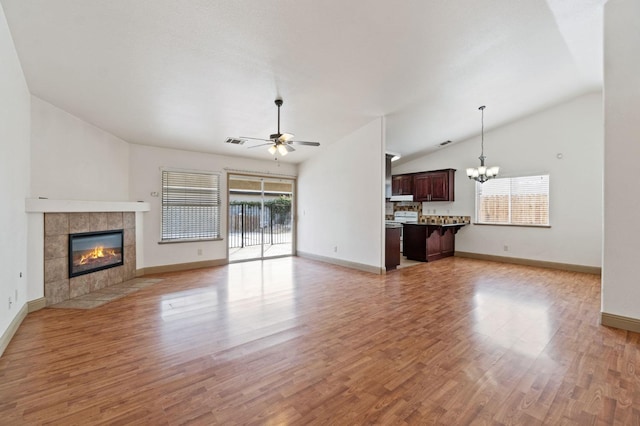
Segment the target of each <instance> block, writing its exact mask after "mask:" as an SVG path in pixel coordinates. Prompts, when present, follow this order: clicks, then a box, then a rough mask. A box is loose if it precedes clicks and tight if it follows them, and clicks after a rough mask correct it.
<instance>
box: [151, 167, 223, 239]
mask: <svg viewBox="0 0 640 426" xmlns="http://www.w3.org/2000/svg"><path fill="white" fill-rule="evenodd" d="M218 238H220V175H219V174H217V173H206V172H179V171H169V170H163V171H162V242H172V241H191V240H210V239H218Z"/></svg>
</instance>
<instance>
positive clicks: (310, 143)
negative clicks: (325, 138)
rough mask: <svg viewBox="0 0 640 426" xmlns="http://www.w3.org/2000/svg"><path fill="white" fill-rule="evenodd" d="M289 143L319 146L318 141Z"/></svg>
mask: <svg viewBox="0 0 640 426" xmlns="http://www.w3.org/2000/svg"><path fill="white" fill-rule="evenodd" d="M289 143H293V144H296V145H307V146H320V142H308V141H291V142H289Z"/></svg>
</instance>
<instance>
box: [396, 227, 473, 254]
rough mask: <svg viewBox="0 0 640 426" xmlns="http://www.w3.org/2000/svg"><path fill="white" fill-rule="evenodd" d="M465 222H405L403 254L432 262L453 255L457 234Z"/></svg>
mask: <svg viewBox="0 0 640 426" xmlns="http://www.w3.org/2000/svg"><path fill="white" fill-rule="evenodd" d="M463 226H464V224H450V225H427V224H408V223H406V224H404V231H403V243H402V245H403V250H404V252H403V254H404V255H405V256H406V257H407V259H411V260H419V261H421V262H430V261H433V260H438V259H442V258H443V257H449V256H453V255H454V253H455V234H456V232H458V230H459V229H460V228H462V227H463Z"/></svg>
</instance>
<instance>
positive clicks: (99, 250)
mask: <svg viewBox="0 0 640 426" xmlns="http://www.w3.org/2000/svg"><path fill="white" fill-rule="evenodd" d="M123 264H124V245H123V231H122V229H116V230H111V231H100V232H83V233H80V234H70V235H69V278H73V277H77V276H78V275H84V274H89V273H91V272H96V271H100V270H102V269H108V268H113V267H115V266H120V265H123Z"/></svg>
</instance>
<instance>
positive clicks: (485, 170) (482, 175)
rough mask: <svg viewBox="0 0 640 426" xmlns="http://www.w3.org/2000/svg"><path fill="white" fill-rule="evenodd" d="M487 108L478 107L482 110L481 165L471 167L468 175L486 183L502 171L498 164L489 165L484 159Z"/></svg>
mask: <svg viewBox="0 0 640 426" xmlns="http://www.w3.org/2000/svg"><path fill="white" fill-rule="evenodd" d="M485 108H486V106H484V105H483V106H481V107H480V108H478V109H479V110H480V111H481V112H482V133H481V139H480V157H478V159H479V160H480V167H476V168H473V167H470V168H468V169H467V177H468V178H469V179H473V180H475V181H476V182H480V183H485V182H486V181H488V180H489V179H492V178H494V177H497V176H498V172H499V171H500V167H498V166H493V167H487V166H485V165H484V160H485V158H486V157H485V156H484V109H485Z"/></svg>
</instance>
